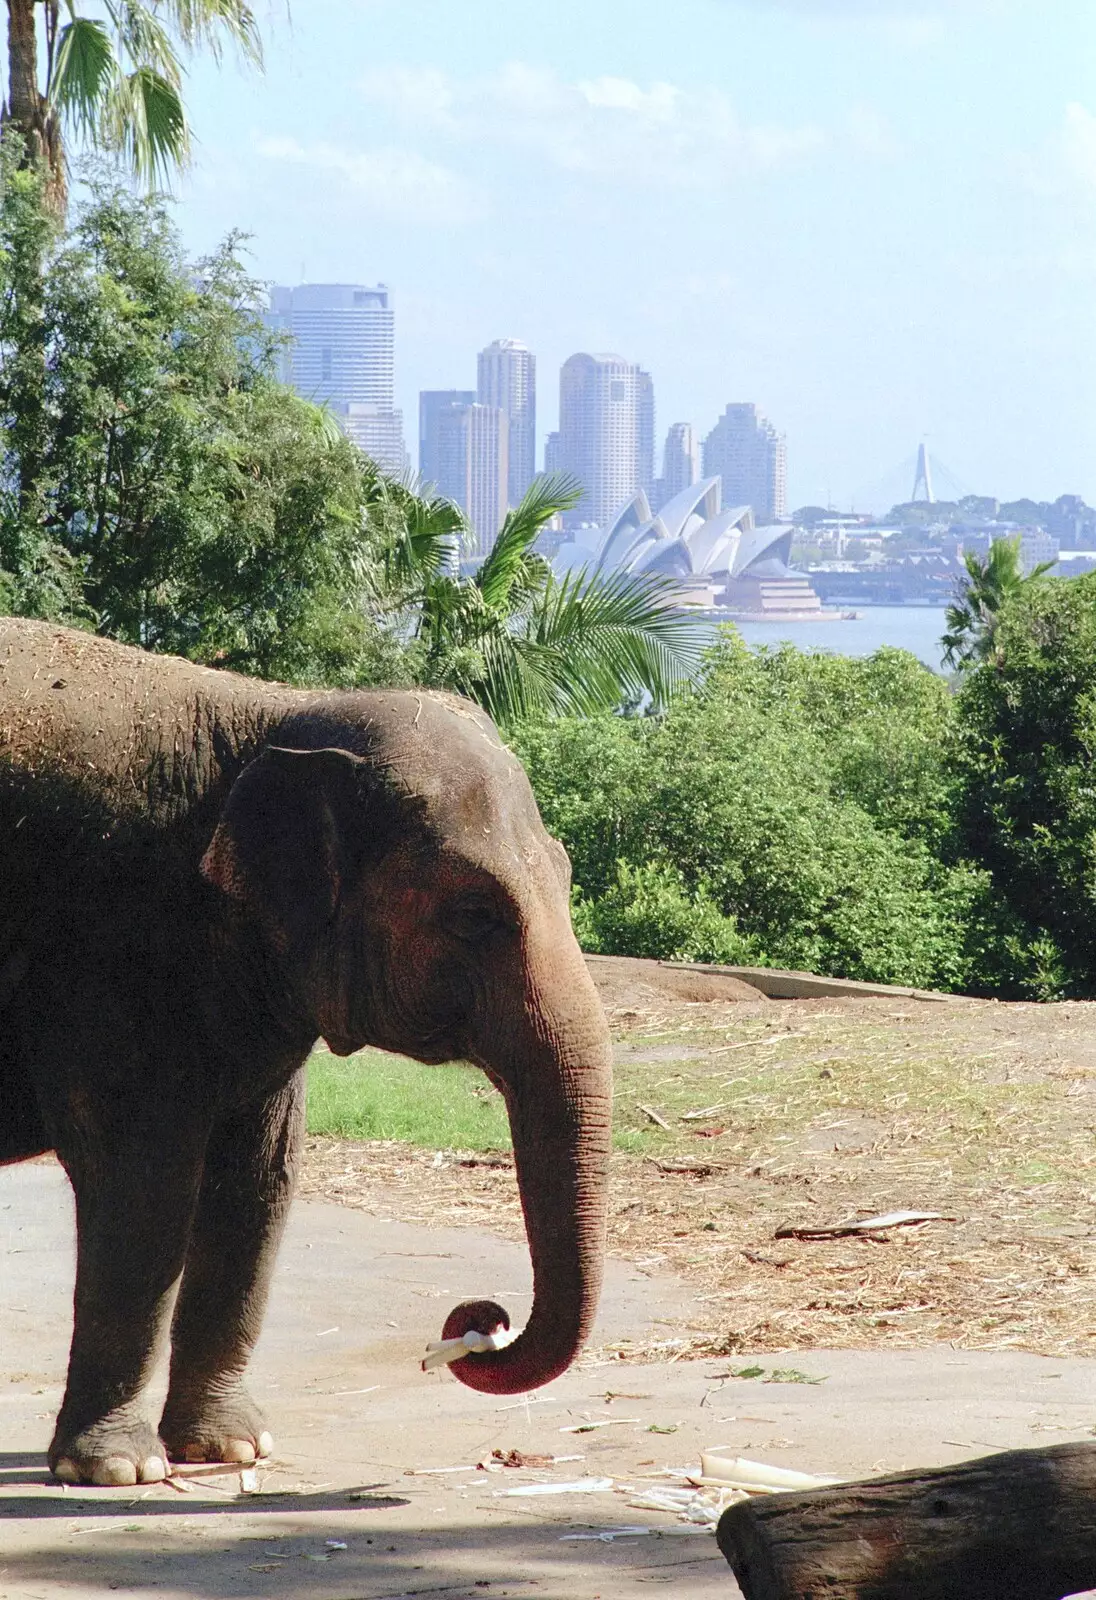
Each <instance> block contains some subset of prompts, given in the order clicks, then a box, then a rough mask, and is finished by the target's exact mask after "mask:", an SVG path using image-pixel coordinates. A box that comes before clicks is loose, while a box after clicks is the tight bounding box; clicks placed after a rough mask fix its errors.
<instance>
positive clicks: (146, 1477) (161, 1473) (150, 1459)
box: [141, 1456, 167, 1483]
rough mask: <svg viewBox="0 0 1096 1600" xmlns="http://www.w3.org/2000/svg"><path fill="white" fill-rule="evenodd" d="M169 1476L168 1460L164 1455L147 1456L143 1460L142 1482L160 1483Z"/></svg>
mask: <svg viewBox="0 0 1096 1600" xmlns="http://www.w3.org/2000/svg"><path fill="white" fill-rule="evenodd" d="M166 1477H167V1462H166V1461H165V1460H164V1458H163V1456H146V1457H145V1459H144V1460H143V1461H142V1462H141V1482H142V1483H159V1482H161V1480H162V1479H164V1478H166Z"/></svg>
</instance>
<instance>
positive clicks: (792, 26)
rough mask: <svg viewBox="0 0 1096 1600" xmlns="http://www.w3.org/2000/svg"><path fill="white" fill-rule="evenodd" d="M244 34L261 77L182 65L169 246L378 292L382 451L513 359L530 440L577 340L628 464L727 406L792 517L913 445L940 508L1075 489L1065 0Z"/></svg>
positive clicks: (839, 2)
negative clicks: (621, 410) (641, 429)
mask: <svg viewBox="0 0 1096 1600" xmlns="http://www.w3.org/2000/svg"><path fill="white" fill-rule="evenodd" d="M1048 13H1051V14H1052V20H1048ZM261 15H262V17H263V21H264V25H265V28H266V37H267V58H268V65H267V72H266V75H265V77H262V78H259V77H254V76H249V75H246V74H242V73H240V72H239V71H238V70H237V69H236V68H235V67H234V66H233V65H231V64H230V63H226V64H225V66H224V67H223V68H222V69H221V71H220V73H218V71H217V70H216V69H215V68H214V67H213V66H212V65H211V64H210V63H208V62H197V63H195V65H194V67H193V70H192V74H191V81H190V90H189V95H190V107H191V112H192V117H193V122H194V127H195V133H196V135H197V140H198V147H197V159H196V163H195V166H194V169H193V171H192V172H191V174H190V175H189V176H188V177H187V178H186V179H184V180H183V182H182V183H181V184H180V186H179V194H180V199H181V204H180V208H179V217H180V221H181V223H182V226H183V230H184V234H185V237H186V239H187V243H188V246H189V247H190V248H191V249H193V250H195V251H200V250H204V249H207V248H209V247H210V246H211V245H212V243H213V242H214V241H215V240H216V239H217V238H218V237H219V236H220V235H222V234H223V233H224V232H226V231H227V230H228V229H230V228H233V227H242V228H244V229H246V230H247V231H249V232H250V233H251V234H252V235H253V239H252V242H251V247H250V248H251V251H252V262H253V265H254V268H255V270H256V272H257V273H258V274H259V275H260V276H262V277H264V278H269V279H271V280H273V281H277V282H283V283H297V282H300V281H302V280H308V281H344V282H345V281H357V282H364V283H372V282H378V281H380V282H384V283H387V284H388V285H389V286H390V287H391V288H392V290H393V295H394V303H395V307H396V366H397V400H398V403H399V404H400V405H401V407H402V409H403V412H404V425H405V431H406V435H407V440H408V444H409V447H410V449H411V451H412V455H413V454H414V449H415V435H416V418H417V397H418V392H419V390H420V389H428V388H450V387H452V388H465V387H468V386H470V385H471V384H474V381H475V357H476V352H477V350H479V349H480V348H482V346H484V345H485V344H487V343H488V342H489V341H490V340H491V339H494V338H497V337H501V336H512V337H516V338H520V339H522V340H524V342H525V343H526V344H527V345H529V347H530V348H531V349H532V350H533V351H534V352H535V353H536V356H537V362H538V435H539V440H540V444H541V446H542V443H543V437H544V434H545V433H546V432H547V431H548V429H549V428H551V427H553V426H554V423H555V416H556V408H557V398H558V394H557V386H558V371H559V366H560V364H561V362H562V361H563V360H564V359H566V357H567V356H568V355H570V354H571V353H572V352H574V351H576V350H581V349H588V350H603V349H610V350H617V351H619V352H620V353H621V354H622V355H624V356H626V357H627V358H629V359H631V360H634V361H637V362H639V363H641V364H642V365H643V366H644V367H645V368H646V369H647V370H649V371H650V372H651V373H652V375H653V378H654V383H655V398H656V405H657V436H658V441H659V444H660V445H661V441H662V439H663V437H664V435H665V431H666V428H667V427H668V426H669V424H670V423H672V422H676V421H690V422H693V423H695V424H696V426H697V427H698V428H699V430H700V432H701V434H702V435H703V434H704V433H706V432H708V430H709V429H710V428H711V427H712V425H713V424H714V422H715V420H716V418H717V416H718V415H719V413H720V412H721V411H722V409H723V407H724V405H725V404H726V403H727V402H728V401H732V400H752V401H755V402H756V403H757V404H758V405H759V406H760V407H761V408H762V409H763V410H764V412H765V413H766V415H767V416H768V417H769V418H770V419H771V420H772V422H773V423H774V424H775V426H776V427H777V428H779V429H780V430H781V431H782V432H784V433H785V434H786V435H787V439H788V465H789V504H790V505H801V504H806V503H820V504H826V503H831V502H832V503H833V504H835V505H840V506H847V505H849V504H850V503H853V502H856V501H858V500H859V501H860V502H861V503H862V504H864V505H865V507H866V506H867V498H866V497H867V496H869V494H870V491H871V490H872V488H873V486H876V485H881V484H882V483H883V481H884V480H886V479H889V478H891V477H892V476H893V469H895V468H896V467H897V466H898V464H899V463H900V462H903V461H905V460H907V459H908V458H910V457H911V456H912V454H913V452H914V451H915V450H916V446H917V443H918V440H919V439H920V438H921V437H922V436H927V438H928V442H929V447H930V450H931V451H932V452H933V454H934V455H935V456H936V457H937V458H938V459H939V460H940V461H942V462H944V463H946V464H947V466H948V467H949V468H950V469H951V470H952V472H953V473H954V474H955V476H956V478H957V479H958V480H959V482H960V483H961V485H962V486H963V487H964V488H968V489H971V490H973V491H975V492H978V493H983V494H995V495H997V496H999V497H1000V498H1001V499H1002V500H1011V499H1016V498H1019V497H1020V496H1024V495H1027V496H1031V497H1032V498H1034V499H1054V498H1055V497H1056V496H1058V495H1059V494H1062V493H1076V494H1081V495H1084V496H1085V498H1086V499H1088V500H1089V501H1090V502H1093V501H1096V449H1094V444H1096V226H1094V202H1096V13H1094V12H1093V10H1092V8H1091V6H1089V5H1087V4H1085V0H1057V3H1055V4H1053V5H1052V6H1046V7H1038V8H1037V7H1036V6H1035V5H1034V4H1032V3H1022V0H997V3H994V0H924V3H919V0H905V3H903V0H881V3H879V4H873V5H869V4H868V3H867V0H859V3H858V0H782V3H781V0H776V3H772V0H770V3H766V4H761V3H745V0H678V4H677V5H675V6H674V7H673V8H671V7H669V6H665V5H655V4H653V3H651V0H637V3H635V4H633V5H631V6H629V7H625V6H624V5H623V3H622V0H583V4H582V5H581V6H580V5H579V4H577V3H576V0H560V4H558V5H557V6H556V7H554V8H552V9H551V10H550V11H549V10H540V11H537V12H535V13H534V12H531V11H530V12H526V11H524V9H519V8H502V7H500V6H499V5H498V4H489V3H487V0H467V3H462V4H460V5H459V6H458V5H457V4H455V3H453V0H420V3H419V4H417V5H411V6H408V5H406V4H402V5H397V4H396V3H395V0H312V3H311V4H310V6H309V8H308V9H307V11H305V10H303V9H297V10H295V11H294V13H293V22H292V25H290V24H289V23H287V21H286V17H285V13H284V12H283V11H281V10H279V9H276V8H275V7H274V6H273V5H272V6H271V9H270V12H269V14H267V13H265V12H261ZM538 460H539V448H538ZM898 488H899V495H898V496H896V498H900V497H901V485H900V483H899V484H898ZM871 509H875V510H880V509H885V507H883V506H881V505H879V506H873V507H871Z"/></svg>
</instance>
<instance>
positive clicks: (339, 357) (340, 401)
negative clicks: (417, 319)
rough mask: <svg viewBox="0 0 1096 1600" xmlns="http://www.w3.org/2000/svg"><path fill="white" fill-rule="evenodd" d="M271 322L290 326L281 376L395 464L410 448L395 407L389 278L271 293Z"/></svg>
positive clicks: (386, 463)
mask: <svg viewBox="0 0 1096 1600" xmlns="http://www.w3.org/2000/svg"><path fill="white" fill-rule="evenodd" d="M266 321H267V325H268V326H269V327H272V328H276V329H278V330H280V331H283V332H285V333H288V334H289V335H290V338H291V341H292V342H291V343H290V344H288V345H287V346H286V348H285V350H284V352H283V355H282V361H281V373H280V375H281V377H282V378H283V380H284V381H285V382H286V383H291V384H292V385H293V387H294V389H296V391H297V393H298V394H300V395H303V396H304V398H305V399H306V400H314V401H316V402H317V403H318V404H326V405H328V406H330V408H331V410H332V411H333V412H334V413H335V415H336V416H337V417H338V419H339V422H340V424H341V425H342V428H343V431H344V432H345V433H346V434H347V435H348V436H349V437H350V438H352V439H353V440H354V441H355V443H356V444H358V445H360V447H361V448H362V449H363V450H364V451H365V452H366V454H367V455H370V456H372V457H373V458H374V460H376V461H377V462H378V463H379V464H380V465H381V466H383V467H385V468H386V469H387V470H389V471H391V472H403V471H404V469H405V467H406V465H407V454H406V450H405V448H404V442H403V417H402V414H401V413H400V412H399V411H398V410H397V409H396V396H395V318H394V314H393V310H392V300H391V295H390V294H389V291H388V289H387V288H386V287H385V286H384V284H376V285H375V286H373V287H369V286H367V285H364V284H359V283H302V284H299V285H298V286H297V287H296V288H295V289H288V288H282V287H276V288H274V289H272V290H271V293H270V310H269V312H268V313H267V317H266Z"/></svg>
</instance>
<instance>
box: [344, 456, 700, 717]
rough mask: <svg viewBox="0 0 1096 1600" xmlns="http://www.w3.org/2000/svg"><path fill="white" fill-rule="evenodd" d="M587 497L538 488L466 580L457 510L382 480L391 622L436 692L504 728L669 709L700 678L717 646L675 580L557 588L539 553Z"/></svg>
mask: <svg viewBox="0 0 1096 1600" xmlns="http://www.w3.org/2000/svg"><path fill="white" fill-rule="evenodd" d="M581 493H582V491H581V488H580V487H579V485H578V484H577V483H576V482H575V481H574V480H573V479H572V478H569V477H568V476H566V475H565V474H555V475H553V476H550V477H542V478H538V479H537V480H536V481H535V482H534V483H533V484H532V486H531V487H530V489H529V491H528V493H527V494H526V496H525V498H524V499H523V500H522V502H521V504H520V505H518V506H516V507H515V508H514V509H513V510H512V511H510V512H508V513H507V516H506V519H505V521H504V522H503V525H502V528H501V529H500V531H499V534H498V537H497V538H496V539H495V542H494V544H493V545H492V547H491V549H490V550H489V551H488V553H487V556H486V558H485V560H484V562H483V564H482V566H481V567H480V568H479V570H478V571H477V572H476V573H475V574H474V575H473V576H471V577H461V575H460V568H459V555H460V548H461V545H462V544H463V543H464V542H466V540H467V531H468V530H467V526H466V524H465V522H464V519H463V517H462V516H461V513H460V512H459V511H458V510H457V508H456V507H455V506H453V505H452V504H451V503H450V502H449V501H447V500H442V499H437V498H432V497H429V496H427V497H420V496H416V495H415V494H413V493H412V492H411V491H410V490H409V489H407V488H406V487H404V486H401V485H392V484H385V483H384V480H382V479H378V481H377V493H376V498H375V502H374V516H375V519H376V521H377V524H378V525H380V524H381V523H382V522H383V521H384V520H385V517H386V516H387V517H388V521H389V537H388V551H389V554H388V558H387V561H386V562H385V564H384V574H383V584H384V585H385V586H387V597H386V598H385V599H384V600H382V608H384V609H387V610H388V612H389V614H390V616H393V617H396V618H402V622H401V621H398V620H397V622H396V625H397V626H400V627H402V629H403V631H404V632H405V633H407V634H409V635H410V636H411V637H413V638H414V639H416V640H417V641H418V642H419V644H420V646H421V648H422V652H423V670H422V676H423V678H424V681H426V682H427V683H430V684H433V685H435V686H438V687H446V688H452V689H456V690H458V691H459V692H460V693H461V694H465V695H467V696H468V697H469V698H470V699H473V700H476V701H478V702H479V704H480V705H482V706H483V707H484V708H485V710H487V711H488V712H490V714H491V716H493V717H494V718H495V720H496V721H498V722H503V723H505V722H509V721H512V720H514V719H516V718H519V717H526V716H531V715H538V714H539V715H543V714H553V713H560V712H570V713H576V714H585V715H589V714H593V713H596V712H599V711H615V710H617V709H618V708H619V707H620V706H621V704H622V703H624V702H626V701H636V700H646V699H648V698H649V699H650V701H651V702H652V704H653V705H654V707H656V708H657V707H659V706H662V705H664V704H665V702H666V701H667V700H668V699H669V697H670V696H671V695H672V694H673V693H674V691H675V690H676V689H677V688H678V687H679V686H680V685H681V684H682V683H684V682H685V681H686V680H687V679H688V678H689V677H690V676H692V674H693V673H695V671H696V670H697V668H698V666H699V664H700V659H701V655H702V653H703V649H704V642H705V641H704V636H703V633H702V631H701V629H700V628H699V627H698V626H697V623H696V620H695V618H693V617H691V616H690V615H689V614H688V613H687V612H685V611H683V610H682V609H681V607H680V606H678V605H676V604H675V596H676V592H677V590H676V585H675V583H674V581H673V579H670V578H663V577H660V576H655V575H651V574H638V575H637V574H632V573H626V572H611V573H602V572H600V571H593V572H588V571H586V570H582V571H579V572H573V573H569V574H568V575H567V576H566V577H563V578H557V577H556V575H555V574H554V572H553V570H552V567H551V565H550V563H549V562H548V561H547V560H546V559H545V558H544V557H543V556H541V555H539V554H538V553H537V552H536V551H535V550H534V548H533V546H534V544H535V542H536V540H537V538H538V537H539V535H540V534H541V532H542V531H543V529H544V526H545V524H546V523H547V522H549V521H550V520H551V519H552V518H553V517H554V516H556V515H557V514H558V513H561V512H563V511H566V510H568V509H569V508H570V507H571V506H573V505H574V504H575V503H576V502H577V501H578V499H579V498H580V497H581ZM378 513H379V515H378ZM393 513H394V514H393Z"/></svg>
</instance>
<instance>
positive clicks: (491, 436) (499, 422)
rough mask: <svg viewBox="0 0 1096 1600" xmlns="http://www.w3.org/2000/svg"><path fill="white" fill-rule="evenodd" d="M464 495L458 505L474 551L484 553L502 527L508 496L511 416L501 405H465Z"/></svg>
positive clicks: (482, 554) (463, 435) (476, 553)
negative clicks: (468, 525) (465, 517)
mask: <svg viewBox="0 0 1096 1600" xmlns="http://www.w3.org/2000/svg"><path fill="white" fill-rule="evenodd" d="M462 442H463V446H464V496H463V499H462V500H461V505H462V507H463V509H464V513H465V515H466V516H467V518H468V521H469V523H470V524H471V527H472V531H473V533H474V534H475V545H474V547H473V554H475V555H477V556H485V555H486V554H487V552H488V550H490V548H491V546H492V544H494V542H495V535H496V534H497V533H498V531H499V529H500V528H501V527H502V521H503V518H504V517H505V515H506V506H507V500H508V494H507V484H508V482H509V469H510V448H509V446H510V419H509V418H508V416H507V415H506V412H505V411H503V409H502V407H501V406H481V405H472V406H465V408H464V418H463V430H462Z"/></svg>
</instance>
